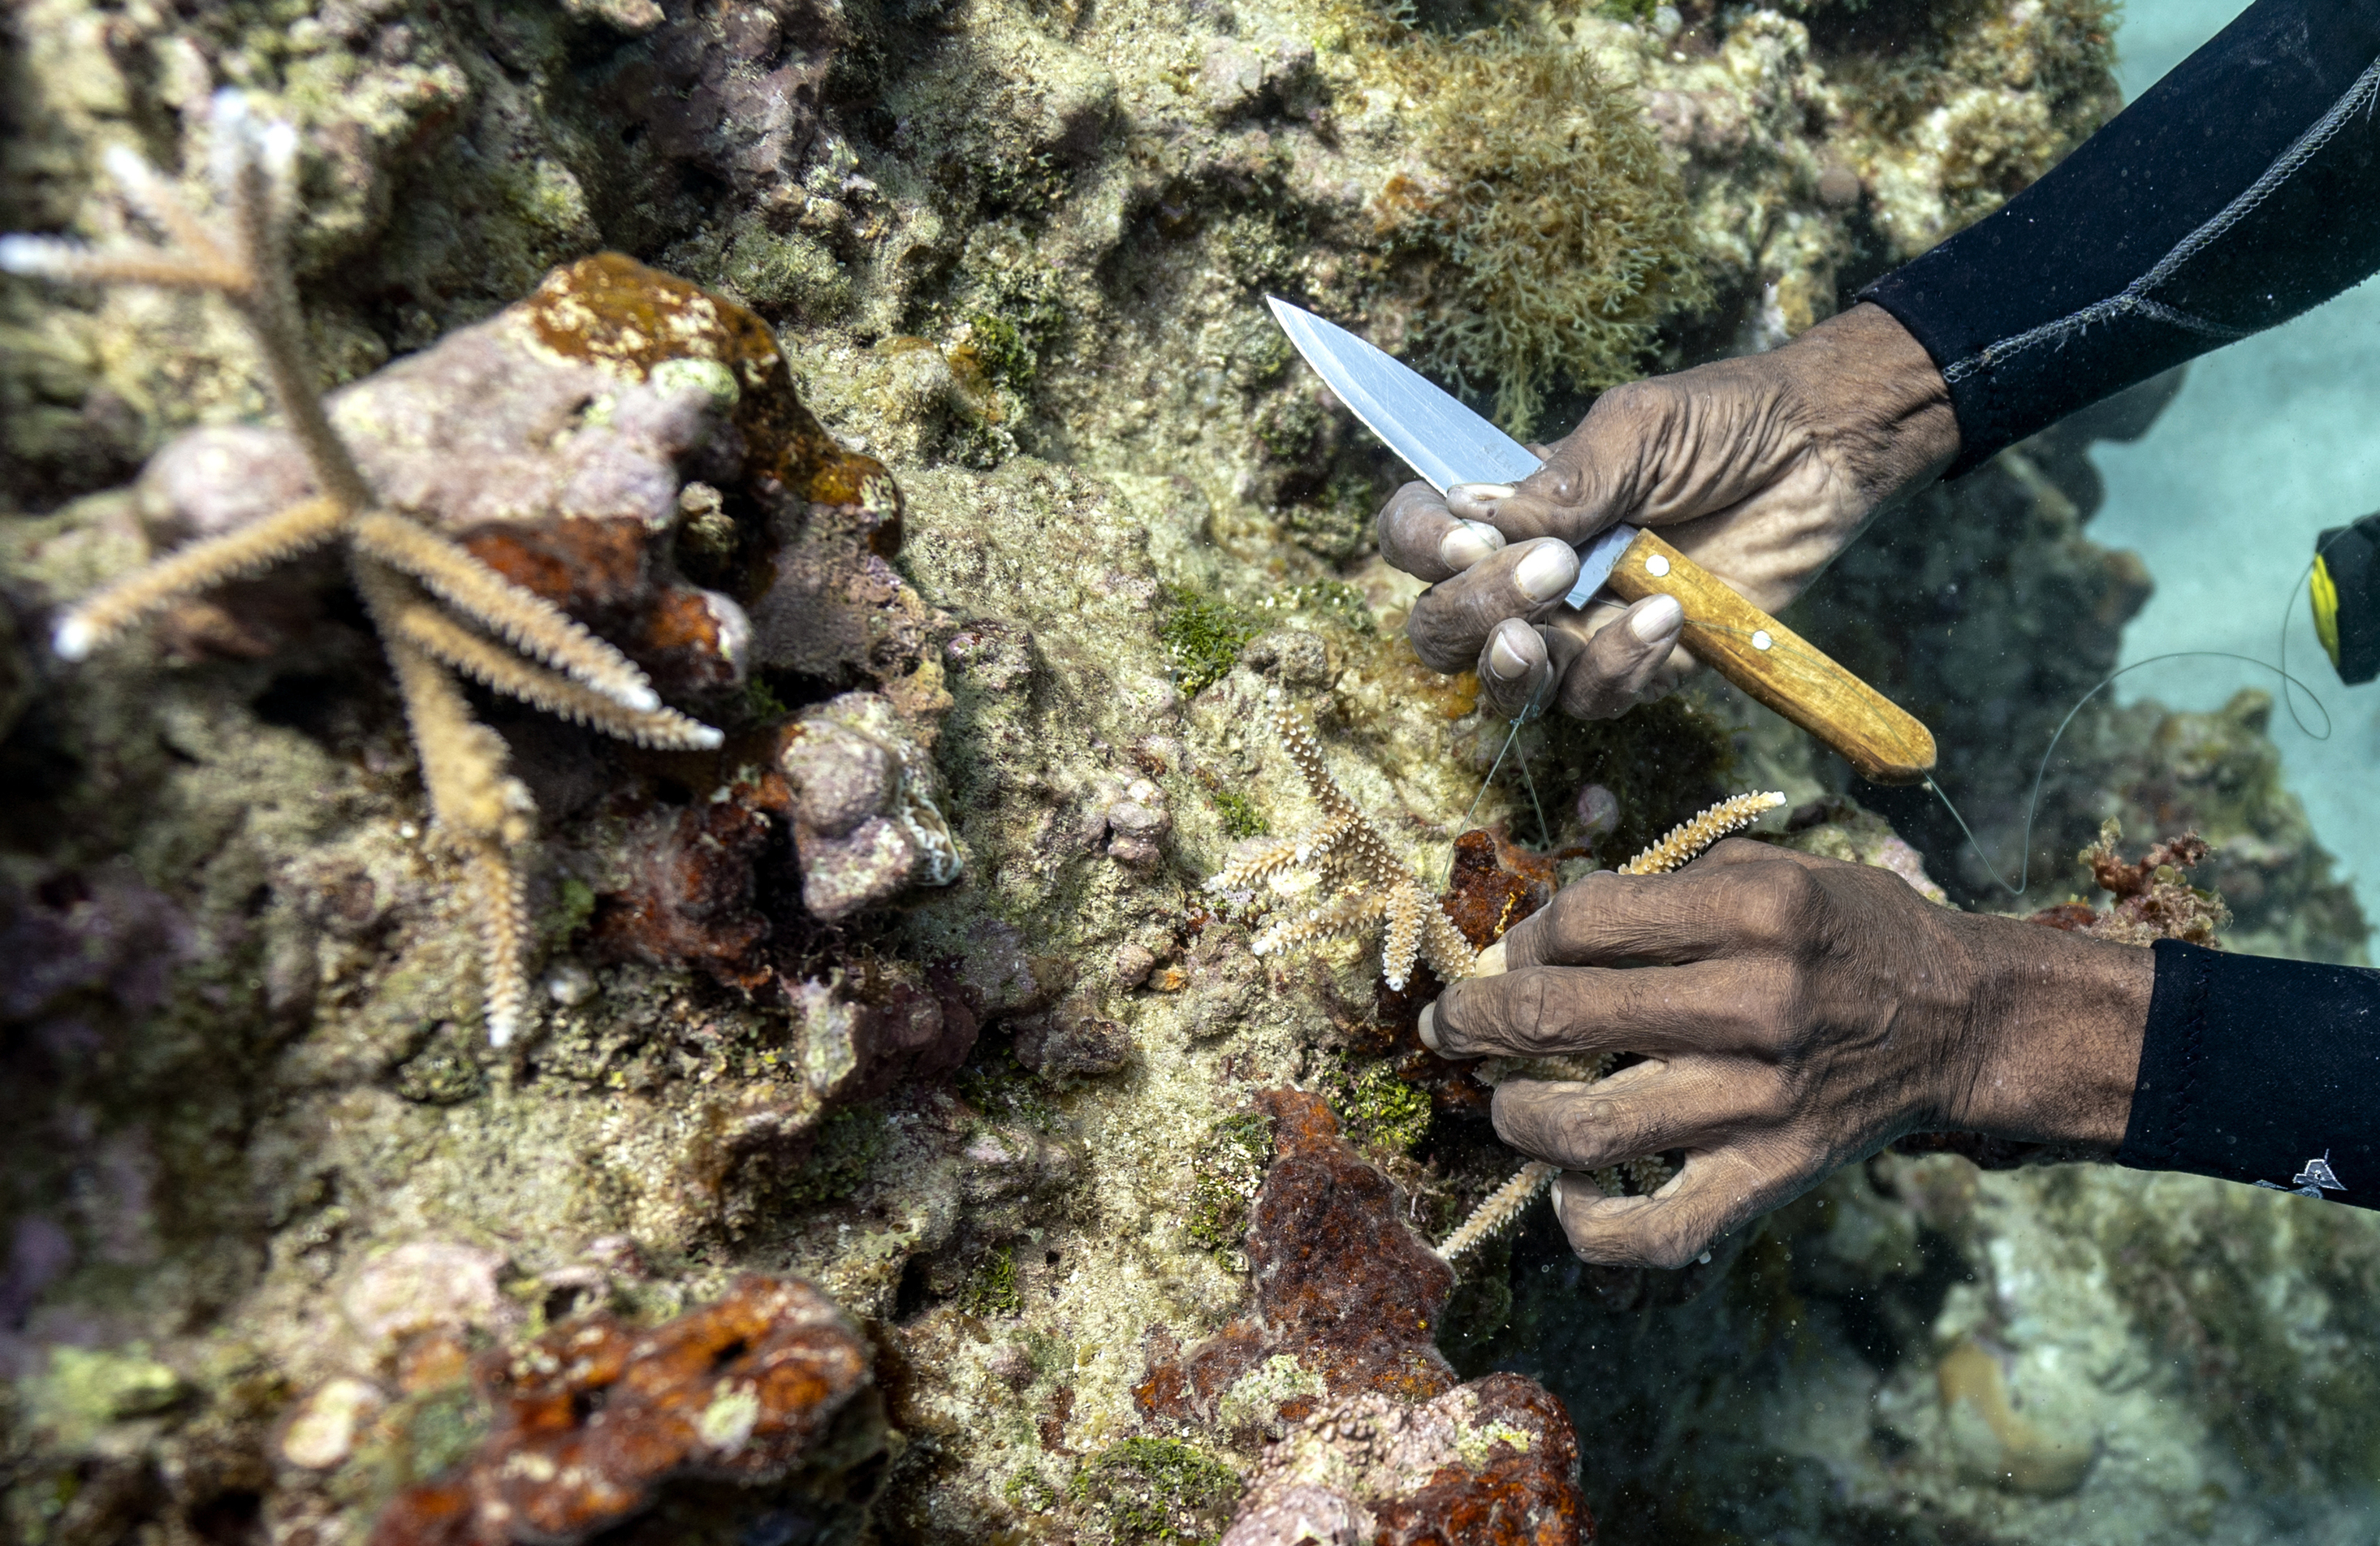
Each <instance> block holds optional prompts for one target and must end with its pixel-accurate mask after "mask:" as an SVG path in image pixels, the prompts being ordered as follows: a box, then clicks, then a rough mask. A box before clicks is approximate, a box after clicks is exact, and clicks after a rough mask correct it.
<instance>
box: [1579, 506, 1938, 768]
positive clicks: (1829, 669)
mask: <svg viewBox="0 0 2380 1546" xmlns="http://www.w3.org/2000/svg"><path fill="white" fill-rule="evenodd" d="M1604 583H1605V585H1607V586H1608V587H1609V589H1610V590H1611V592H1612V593H1613V594H1614V595H1617V596H1620V597H1621V598H1623V599H1625V600H1627V601H1632V602H1633V601H1641V600H1643V599H1644V598H1645V597H1646V596H1649V595H1652V594H1653V593H1654V592H1655V591H1657V590H1658V591H1662V592H1665V593H1667V594H1669V595H1672V596H1675V597H1677V598H1678V602H1679V604H1681V605H1682V606H1683V607H1684V608H1685V609H1686V626H1685V632H1684V643H1685V646H1686V648H1687V649H1689V650H1691V651H1694V658H1695V659H1696V660H1699V661H1701V662H1702V663H1704V664H1706V665H1707V666H1709V667H1711V668H1712V669H1713V670H1715V671H1717V672H1718V674H1719V675H1720V676H1724V677H1726V678H1727V679H1728V680H1729V681H1730V682H1733V683H1734V684H1735V685H1736V686H1737V687H1740V688H1743V690H1744V691H1746V692H1748V693H1750V694H1752V696H1753V697H1755V698H1756V699H1758V700H1760V701H1762V702H1763V703H1766V704H1767V705H1768V706H1769V707H1770V708H1772V709H1774V710H1776V711H1777V712H1779V713H1780V714H1783V715H1784V716H1785V717H1786V718H1787V719H1790V720H1791V721H1792V722H1793V723H1794V724H1798V725H1800V726H1801V727H1802V728H1803V729H1804V730H1807V731H1808V732H1809V733H1810V734H1811V735H1813V736H1817V737H1818V739H1820V740H1822V741H1824V742H1826V743H1827V744H1828V746H1830V747H1832V748H1834V749H1836V750H1837V751H1840V752H1841V753H1842V754H1843V756H1844V757H1845V758H1846V759H1848V760H1849V761H1850V762H1851V764H1852V767H1854V768H1857V769H1858V770H1859V771H1860V773H1861V775H1862V776H1863V777H1865V778H1868V779H1871V780H1873V781H1874V782H1876V783H1877V784H1915V783H1917V782H1918V781H1919V780H1921V779H1923V778H1924V777H1925V775H1926V774H1927V773H1930V772H1932V771H1933V768H1934V736H1933V732H1931V731H1929V730H1927V729H1926V728H1925V726H1924V725H1923V724H1918V723H1917V721H1916V720H1914V719H1913V718H1911V717H1910V716H1909V715H1908V714H1906V713H1904V712H1901V710H1900V708H1899V707H1898V706H1897V705H1896V704H1894V703H1893V702H1892V700H1889V699H1888V698H1886V697H1885V696H1884V695H1883V694H1882V693H1880V692H1878V691H1876V689H1875V688H1872V687H1870V686H1868V685H1867V684H1866V683H1865V682H1863V681H1861V680H1860V679H1859V678H1858V677H1857V676H1852V674H1851V673H1850V672H1848V671H1846V670H1844V669H1843V668H1842V667H1841V666H1840V665H1838V664H1837V663H1835V662H1833V661H1832V660H1829V659H1828V657H1827V656H1826V655H1824V654H1822V653H1821V652H1819V651H1818V650H1817V649H1816V648H1815V647H1814V646H1813V645H1812V644H1811V643H1810V641H1809V640H1807V639H1803V637H1802V636H1801V635H1799V634H1797V633H1795V632H1794V631H1793V630H1792V629H1791V628H1789V627H1786V626H1785V625H1784V624H1782V623H1780V622H1779V621H1778V620H1777V619H1776V618H1774V617H1771V616H1769V615H1768V614H1767V613H1765V612H1763V611H1761V610H1760V609H1759V608H1758V607H1756V606H1755V605H1753V604H1752V603H1750V602H1747V601H1745V600H1744V599H1743V597H1742V596H1739V595H1737V594H1736V593H1735V592H1734V591H1733V590H1730V589H1729V588H1728V586H1727V584H1726V583H1725V582H1724V581H1722V580H1721V579H1720V578H1718V576H1717V575H1715V574H1712V573H1711V572H1710V571H1709V570H1708V569H1706V568H1704V567H1703V566H1701V565H1699V564H1697V563H1695V562H1694V560H1693V559H1691V558H1689V557H1687V556H1686V555H1685V554H1682V553H1680V552H1679V551H1678V550H1677V549H1676V548H1673V547H1671V546H1670V544H1669V543H1667V542H1663V541H1661V539H1660V538H1658V537H1656V536H1654V535H1653V533H1651V532H1650V531H1640V532H1638V533H1637V534H1636V540H1635V541H1634V542H1631V543H1629V544H1628V546H1627V548H1626V550H1625V551H1623V552H1622V553H1621V555H1620V561H1619V562H1618V563H1616V564H1614V565H1612V566H1611V577H1610V578H1609V579H1607V580H1606V581H1605V582H1604Z"/></svg>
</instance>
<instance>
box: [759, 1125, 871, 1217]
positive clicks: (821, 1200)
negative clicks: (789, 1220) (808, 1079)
mask: <svg viewBox="0 0 2380 1546" xmlns="http://www.w3.org/2000/svg"><path fill="white" fill-rule="evenodd" d="M883 1151H884V1115H883V1114H882V1113H881V1112H880V1111H878V1110H877V1109H876V1108H875V1107H873V1106H854V1107H852V1108H850V1109H849V1110H847V1111H839V1112H836V1113H835V1114H833V1115H832V1116H830V1117H828V1118H827V1119H826V1120H825V1121H823V1122H821V1123H820V1124H819V1127H818V1138H816V1140H815V1141H814V1142H813V1144H812V1146H811V1149H810V1157H809V1159H808V1160H807V1162H806V1163H804V1164H803V1165H802V1167H801V1169H800V1170H799V1171H797V1172H796V1173H795V1175H794V1177H793V1179H792V1180H791V1181H790V1182H788V1183H787V1184H786V1187H785V1191H784V1200H785V1201H786V1202H788V1203H791V1204H793V1205H795V1206H796V1207H805V1208H815V1207H819V1206H820V1205H822V1204H825V1203H829V1202H840V1201H841V1200H843V1199H844V1198H846V1197H849V1196H850V1195H851V1194H852V1193H853V1192H855V1191H856V1190H858V1189H859V1183H860V1182H861V1181H863V1180H865V1179H866V1178H867V1175H868V1166H870V1165H872V1164H874V1163H876V1157H877V1156H878V1155H879V1154H880V1153H882V1152H883Z"/></svg>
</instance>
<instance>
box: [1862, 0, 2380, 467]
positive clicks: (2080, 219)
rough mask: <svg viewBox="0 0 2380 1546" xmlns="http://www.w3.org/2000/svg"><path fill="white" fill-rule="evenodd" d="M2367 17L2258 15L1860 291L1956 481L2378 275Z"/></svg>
mask: <svg viewBox="0 0 2380 1546" xmlns="http://www.w3.org/2000/svg"><path fill="white" fill-rule="evenodd" d="M2375 107H2380V0H2258V3H2257V4H2256V5H2253V6H2250V7H2249V8H2248V9H2247V10H2246V11H2245V12H2244V13H2242V14H2241V16H2240V18H2239V19H2238V20H2236V21H2234V22H2233V23H2232V24H2231V25H2230V26H2228V27H2227V28H2225V29H2224V30H2222V31H2221V32H2220V33H2218V34H2217V35H2216V38H2215V41H2214V42H2212V43H2208V44H2207V45H2206V46H2205V47H2204V48H2202V49H2200V50H2199V51H2198V52H2197V53H2195V54H2193V55H2191V56H2190V57H2189V58H2188V59H2186V60H2184V61H2183V62H2182V63H2181V64H2180V66H2179V67H2176V68H2175V69H2174V71H2173V73H2172V74H2170V75H2168V76H2167V77H2166V78H2165V79H2163V80H2160V81H2158V82H2157V83H2156V84H2155V86H2153V87H2151V88H2150V89H2149V91H2147V92H2146V93H2145V94H2144V95H2143V96H2142V98H2141V99H2140V100H2139V101H2138V102H2136V103H2133V104H2132V105H2131V106H2130V107H2128V108H2126V109H2125V110H2124V111H2123V112H2122V113H2120V114H2119V115H2118V116H2116V118H2115V120H2114V121H2113V122H2111V123H2109V124H2108V125H2107V127H2106V128H2102V129H2101V130H2100V131H2099V132H2098V133H2096V134H2095V135H2093V136H2092V137H2091V138H2090V139H2089V140H2086V141H2085V142H2084V143H2083V145H2082V147H2081V148H2080V149H2078V150H2076V151H2075V152H2074V153H2073V154H2072V155H2070V156H2068V157H2067V158H2066V159H2065V160H2064V161H2063V162H2060V163H2059V164H2058V166H2057V167H2055V168H2054V169H2053V170H2051V171H2050V172H2049V173H2048V174H2047V175H2046V176H2045V177H2042V179H2041V180H2040V181H2038V182H2036V183H2034V185H2033V186H2032V187H2031V188H2028V189H2025V190H2024V191H2023V192H2022V193H2020V194H2018V195H2017V196H2016V197H2015V198H2014V199H2011V200H2010V201H2009V202H2008V203H2007V204H2006V205H2005V206H2004V207H2003V208H2001V209H2000V210H1999V212H1998V213H1995V214H1991V215H1987V216H1985V218H1984V219H1982V220H1979V221H1977V222H1976V223H1975V224H1974V225H1971V226H1969V227H1968V228H1967V229H1966V230H1964V231H1961V232H1960V233H1959V234H1958V235H1957V236H1954V237H1951V238H1950V239H1949V240H1948V241H1946V242H1944V243H1942V245H1941V246H1939V247H1937V248H1935V249H1934V250H1932V251H1930V252H1928V253H1926V254H1925V256H1924V257H1922V258H1919V259H1918V260H1916V261H1915V262H1912V263H1908V264H1906V265H1904V266H1902V267H1901V268H1899V269H1896V270H1895V271H1893V272H1892V273H1891V274H1887V275H1885V276H1884V277H1883V278H1882V279H1880V280H1878V281H1876V283H1875V284H1873V285H1871V286H1868V287H1867V288H1866V289H1865V290H1864V291H1862V292H1861V293H1860V298H1861V299H1863V300H1872V301H1874V302H1876V304H1877V305H1878V306H1881V307H1883V308H1884V309H1885V310H1888V311H1889V312H1891V313H1892V314H1893V315H1894V316H1895V317H1897V318H1899V319H1900V323H1901V325H1902V326H1904V327H1906V328H1908V329H1909V331H1910V332H1911V333H1912V334H1913V335H1915V337H1916V338H1917V340H1918V342H1920V343H1922V344H1924V345H1925V347H1926V350H1927V351H1928V352H1929V353H1931V354H1932V355H1933V357H1934V363H1935V364H1936V365H1937V366H1939V367H1940V368H1941V371H1942V378H1943V380H1945V381H1946V382H1948V383H1949V386H1950V403H1951V407H1952V408H1955V409H1956V410H1957V413H1958V416H1959V435H1960V443H1961V444H1960V449H1959V459H1958V460H1957V461H1956V462H1953V463H1952V464H1951V467H1950V476H1952V477H1954V478H1955V477H1957V476H1958V475H1959V474H1960V473H1962V472H1966V471H1968V470H1970V469H1973V468H1975V467H1977V466H1979V465H1980V464H1982V463H1983V462H1985V460H1987V459H1989V458H1990V457H1991V456H1992V455H1993V454H1994V453H1996V452H1998V450H1999V449H2000V448H2001V447H2003V446H2005V445H2009V444H2013V443H2014V442H2016V441H2019V440H2022V439H2023V438H2024V437H2025V436H2027V435H2029V434H2032V433H2033V432H2035V431H2037V430H2042V429H2046V428H2047V427H2048V426H2049V425H2051V424H2053V423H2055V422H2057V421H2058V420H2060V419H2063V418H2064V417H2066V416H2067V415H2068V414H2070V413H2072V412H2073V411H2074V410H2075V409H2077V408H2082V407H2083V406H2085V405H2086V404H2090V403H2095V402H2097V401H2098V400H2099V399H2100V398H2102V397H2106V396H2111V395H2113V394H2114V393H2117V392H2119V391H2121V390H2122V389H2123V388H2125V387H2127V386H2130V385H2131V384H2132V383H2134V382H2139V381H2145V380H2147V379H2148V378H2149V377H2150V376H2153V375H2155V374H2156V373H2157V372H2158V371H2162V370H2165V369H2166V368H2167V367H2168V366H2172V365H2178V364H2180V362H2181V361H2183V360H2185V359H2192V358H2193V357H2194V356H2197V355H2201V354H2204V353H2205V352H2206V351H2207V350H2209V349H2212V348H2217V347H2221V346H2222V345H2225V344H2228V343H2231V342H2233V341H2234V340H2237V339H2240V338H2244V337H2246V336H2248V335H2250V334H2252V333H2257V332H2261V331H2262V330H2264V329H2265V328H2268V327H2271V326H2273V325H2274V324H2275V323H2283V322H2287V321H2288V320H2289V318H2291V317H2294V316H2296V315H2297V314H2298V313H2299V312H2301V311H2303V310H2306V309H2307V308H2309V307H2312V306H2315V305H2318V304H2320V303H2321V302H2323V301H2325V300H2327V299H2329V298H2331V297H2332V296H2335V295H2337V294H2338V293H2339V292H2340V291H2341V290H2344V289H2346V288H2348V287H2349V286H2352V285H2354V284H2355V283H2356V282H2357V281H2359V280H2361V279H2362V278H2363V277H2364V276H2366V275H2367V274H2372V273H2373V272H2374V270H2380V116H2375V112H2374V109H2375Z"/></svg>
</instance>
